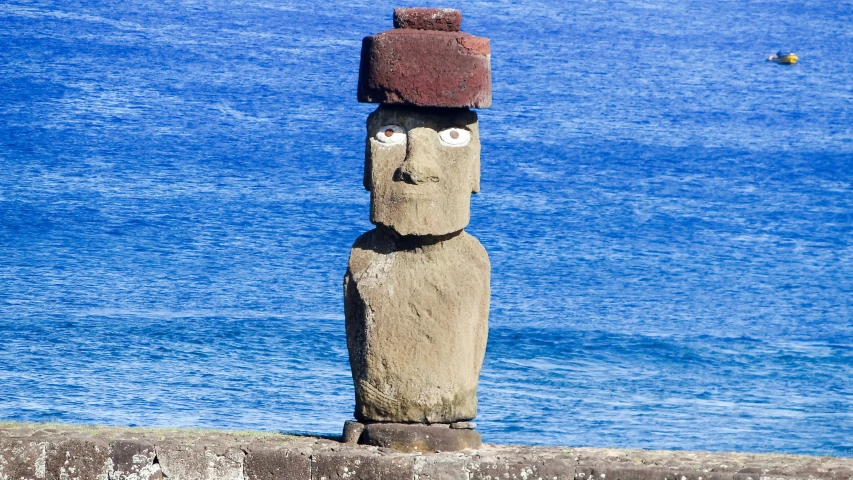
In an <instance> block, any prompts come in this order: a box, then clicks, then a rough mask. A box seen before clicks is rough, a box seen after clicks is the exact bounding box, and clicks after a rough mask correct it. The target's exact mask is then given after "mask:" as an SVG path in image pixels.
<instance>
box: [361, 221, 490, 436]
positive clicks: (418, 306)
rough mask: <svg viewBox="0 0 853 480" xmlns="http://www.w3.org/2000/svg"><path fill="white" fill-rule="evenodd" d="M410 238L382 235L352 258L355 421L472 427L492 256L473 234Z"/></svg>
mask: <svg viewBox="0 0 853 480" xmlns="http://www.w3.org/2000/svg"><path fill="white" fill-rule="evenodd" d="M411 241H412V240H411V239H409V238H406V237H396V236H395V235H394V234H393V233H392V232H390V231H388V230H387V229H382V228H377V229H376V230H372V231H370V232H367V233H365V234H364V235H362V236H361V237H359V239H358V240H356V242H355V245H354V246H353V249H352V252H351V254H350V261H349V269H348V271H347V275H346V278H345V279H344V295H345V313H346V332H347V347H348V349H349V355H350V365H351V367H352V375H353V381H354V384H355V392H356V410H355V417H356V418H357V419H358V420H361V421H376V422H400V423H451V422H455V421H465V420H470V419H472V418H474V417H475V416H476V414H477V381H478V378H479V375H480V367H481V366H482V362H483V356H484V355H485V351H486V337H487V332H488V315H489V274H490V268H489V259H488V256H487V254H486V250H485V249H484V248H483V246H482V245H480V242H478V241H477V239H476V238H474V237H472V236H471V235H468V234H467V233H465V232H459V233H457V234H453V235H451V236H447V237H442V238H440V239H437V240H436V241H435V243H424V239H418V240H417V241H416V242H415V243H409V242H411Z"/></svg>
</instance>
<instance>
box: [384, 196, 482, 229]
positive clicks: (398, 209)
mask: <svg viewBox="0 0 853 480" xmlns="http://www.w3.org/2000/svg"><path fill="white" fill-rule="evenodd" d="M470 203H471V196H470V194H469V193H464V194H451V195H446V196H443V197H412V196H405V197H404V196H385V197H378V196H377V197H375V198H373V199H372V202H371V207H370V221H371V222H373V224H375V225H382V226H385V227H388V228H390V229H391V230H393V231H394V232H396V233H397V234H399V235H446V234H448V233H453V232H458V231H459V230H462V229H464V228H465V227H466V226H467V225H468V221H469V220H470V214H469V208H470Z"/></svg>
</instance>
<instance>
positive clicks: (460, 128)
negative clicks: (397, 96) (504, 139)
mask: <svg viewBox="0 0 853 480" xmlns="http://www.w3.org/2000/svg"><path fill="white" fill-rule="evenodd" d="M364 188H366V189H367V190H370V221H371V222H373V223H374V224H377V225H384V226H386V227H389V228H391V229H393V230H394V231H396V232H397V233H399V234H400V235H444V234H447V233H451V232H456V231H459V230H462V229H463V228H465V226H466V225H468V220H469V219H470V207H471V194H472V193H477V192H478V191H479V190H480V137H479V133H478V131H477V114H476V113H474V112H472V111H470V110H467V109H455V108H441V109H439V108H422V107H385V106H380V107H379V108H378V109H376V111H374V112H373V113H371V114H370V116H369V117H368V118H367V150H366V154H365V167H364Z"/></svg>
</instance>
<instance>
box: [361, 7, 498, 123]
mask: <svg viewBox="0 0 853 480" xmlns="http://www.w3.org/2000/svg"><path fill="white" fill-rule="evenodd" d="M460 22H461V18H460ZM441 23H442V22H438V23H437V24H436V25H434V26H439V25H440V24H441ZM413 24H420V25H424V23H423V20H422V19H419V20H416V21H415V20H413ZM448 28H450V25H449V24H448ZM358 101H359V102H366V103H384V104H406V105H417V106H420V107H451V108H454V107H456V108H458V107H469V108H488V107H489V106H491V104H492V77H491V57H490V47H489V39H488V38H481V37H475V36H473V35H469V34H467V33H462V32H457V31H439V30H417V29H413V28H397V29H394V30H388V31H386V32H383V33H379V34H377V35H373V36H370V37H365V38H364V40H363V41H362V44H361V64H360V67H359V76H358Z"/></svg>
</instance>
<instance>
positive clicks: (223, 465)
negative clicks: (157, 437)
mask: <svg viewBox="0 0 853 480" xmlns="http://www.w3.org/2000/svg"><path fill="white" fill-rule="evenodd" d="M245 456H246V454H245V453H244V452H243V450H241V449H240V448H237V447H222V446H219V445H204V444H194V445H186V444H183V443H177V442H174V443H167V442H164V443H158V444H157V460H158V462H159V463H160V468H161V469H162V471H163V475H164V476H166V477H168V478H170V479H174V480H243V459H244V458H245Z"/></svg>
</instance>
